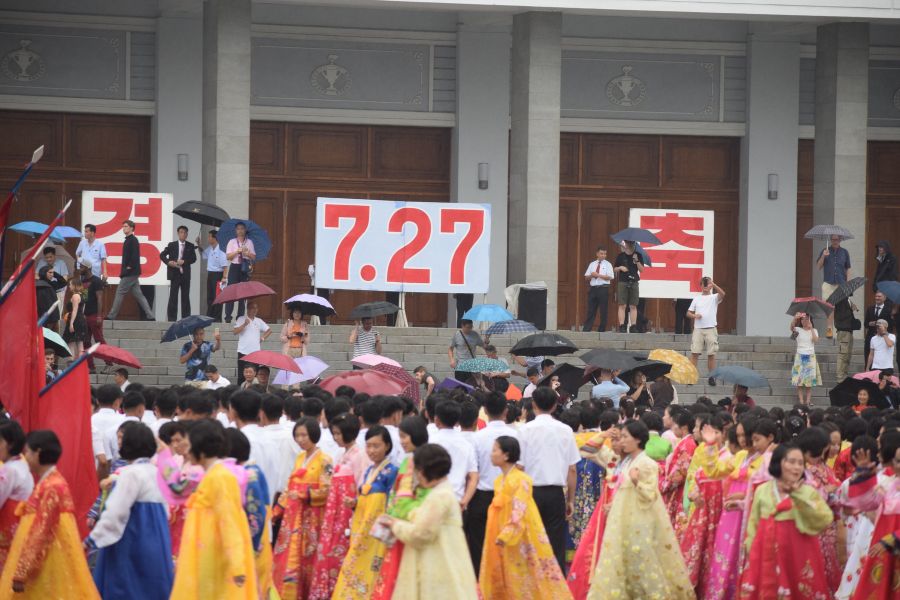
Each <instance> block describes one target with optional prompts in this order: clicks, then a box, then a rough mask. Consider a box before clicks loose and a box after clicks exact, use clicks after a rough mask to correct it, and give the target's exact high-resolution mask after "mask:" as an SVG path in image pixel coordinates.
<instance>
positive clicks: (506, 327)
mask: <svg viewBox="0 0 900 600" xmlns="http://www.w3.org/2000/svg"><path fill="white" fill-rule="evenodd" d="M535 331H537V327H535V326H534V325H533V324H531V323H529V322H528V321H520V320H518V319H510V320H508V321H497V322H496V323H494V324H493V325H491V326H490V327H488V328H487V329H486V330H485V332H484V334H485V335H503V334H505V333H534V332H535Z"/></svg>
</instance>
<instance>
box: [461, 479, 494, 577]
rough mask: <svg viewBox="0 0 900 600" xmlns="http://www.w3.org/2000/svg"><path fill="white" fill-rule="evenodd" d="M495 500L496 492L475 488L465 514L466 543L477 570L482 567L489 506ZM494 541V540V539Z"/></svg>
mask: <svg viewBox="0 0 900 600" xmlns="http://www.w3.org/2000/svg"><path fill="white" fill-rule="evenodd" d="M493 500H494V492H490V491H486V490H475V495H474V496H472V500H470V501H469V507H468V508H467V509H466V512H465V513H464V514H463V531H465V532H466V543H467V544H468V545H469V555H470V556H471V557H472V565H473V566H474V567H475V572H476V573H477V572H478V569H480V568H481V551H482V550H483V549H484V530H485V528H486V527H487V516H488V508H489V507H490V506H491V502H492V501H493ZM492 541H493V540H492Z"/></svg>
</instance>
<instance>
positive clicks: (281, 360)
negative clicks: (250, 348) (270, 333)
mask: <svg viewBox="0 0 900 600" xmlns="http://www.w3.org/2000/svg"><path fill="white" fill-rule="evenodd" d="M241 360H242V361H244V362H248V363H253V364H254V365H266V366H267V367H275V368H276V369H281V370H282V371H290V372H291V373H302V372H303V371H301V370H300V367H298V366H297V363H295V362H294V359H293V358H291V357H290V356H287V355H285V354H282V353H280V352H272V351H271V350H257V351H256V352H251V353H250V354H245V355H244V356H243V357H241Z"/></svg>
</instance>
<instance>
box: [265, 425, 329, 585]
mask: <svg viewBox="0 0 900 600" xmlns="http://www.w3.org/2000/svg"><path fill="white" fill-rule="evenodd" d="M321 436H322V431H321V429H319V423H318V421H316V420H315V419H313V418H311V417H306V418H304V419H301V420H299V421H297V424H296V425H294V440H295V441H296V442H297V445H298V446H300V454H298V455H297V460H296V461H294V472H293V473H291V477H290V479H289V480H288V486H287V490H286V491H285V493H283V494H281V496H280V497H279V498H278V503H277V504H276V506H275V507H274V509H273V512H274V513H275V518H276V519H277V518H278V517H281V527H280V528H279V530H278V539H277V541H276V542H275V570H274V572H273V575H272V576H273V578H274V579H275V587H276V588H277V589H278V593H279V594H280V595H281V597H282V598H284V599H285V600H294V599H298V600H299V599H305V598H308V597H309V588H310V585H311V584H312V578H313V563H314V562H315V560H316V548H318V546H319V531H320V530H321V528H322V517H323V513H324V509H325V501H326V500H327V499H328V488H329V486H330V485H331V473H332V466H331V465H332V461H331V457H330V456H328V455H327V454H325V452H323V451H322V449H321V448H318V447H317V446H316V444H318V443H319V439H320V438H321Z"/></svg>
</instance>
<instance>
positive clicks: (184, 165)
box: [178, 154, 189, 181]
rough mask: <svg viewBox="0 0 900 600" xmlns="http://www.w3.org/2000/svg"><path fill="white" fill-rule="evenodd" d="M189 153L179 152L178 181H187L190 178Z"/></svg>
mask: <svg viewBox="0 0 900 600" xmlns="http://www.w3.org/2000/svg"><path fill="white" fill-rule="evenodd" d="M188 171H189V168H188V155H187V154H179V155H178V181H187V180H188V174H189V173H188Z"/></svg>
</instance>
